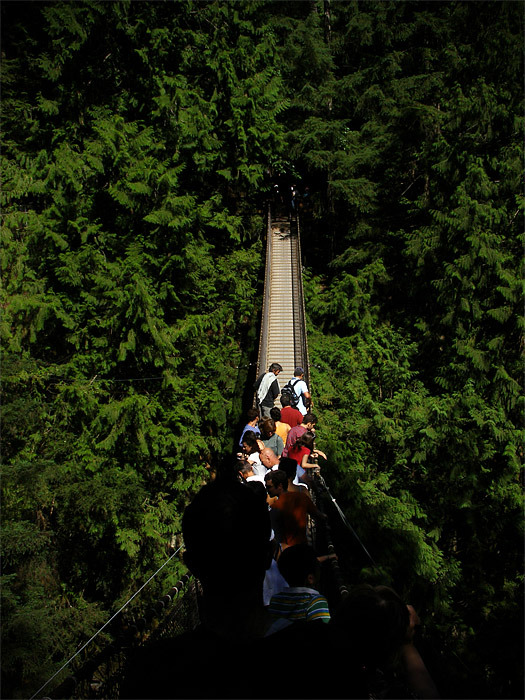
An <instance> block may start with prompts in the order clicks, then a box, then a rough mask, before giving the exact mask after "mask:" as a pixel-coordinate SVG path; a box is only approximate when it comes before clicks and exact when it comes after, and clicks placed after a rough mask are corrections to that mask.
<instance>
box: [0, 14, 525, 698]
mask: <svg viewBox="0 0 525 700" xmlns="http://www.w3.org/2000/svg"><path fill="white" fill-rule="evenodd" d="M1 13H2V45H1V55H2V69H1V79H2V96H1V101H2V102H1V108H2V125H1V126H2V154H1V168H2V193H1V214H2V216H1V219H2V229H1V231H2V234H1V235H2V246H1V262H2V288H1V290H0V294H1V307H2V315H1V319H0V333H1V340H2V364H1V381H2V472H1V474H2V483H1V487H2V542H1V548H2V561H3V569H2V635H3V636H2V684H3V694H4V697H13V698H22V697H28V696H30V695H31V694H32V693H33V692H35V691H36V690H37V689H38V688H39V687H40V686H41V685H42V683H44V682H45V681H46V680H47V679H48V678H49V677H50V676H51V675H52V674H53V673H54V672H55V671H56V670H57V668H59V666H60V665H61V663H63V661H64V660H65V659H67V658H68V657H69V656H70V655H71V653H72V652H73V651H74V649H75V648H76V647H77V645H78V643H79V641H80V640H86V639H88V638H89V636H90V635H91V634H93V632H94V631H95V630H96V629H98V627H99V626H100V625H101V624H102V623H103V622H104V621H105V620H107V619H108V618H109V617H110V614H111V613H112V612H113V611H114V610H115V609H117V608H118V606H119V605H121V604H122V603H123V602H124V601H126V600H127V599H128V598H129V596H130V595H131V594H132V593H134V592H135V591H136V590H137V588H138V587H139V586H140V585H141V584H142V583H143V581H144V580H145V579H147V578H148V576H149V575H150V574H151V573H152V572H153V571H155V570H156V569H157V568H158V566H159V565H160V564H161V563H162V562H163V561H164V560H165V559H166V557H167V556H168V554H169V552H171V551H173V550H174V549H175V547H176V546H179V544H180V543H181V536H180V519H181V515H182V512H183V509H184V506H185V505H186V503H188V501H189V500H190V499H191V497H192V495H193V494H194V493H195V492H196V491H197V490H198V488H199V487H200V485H201V484H203V483H204V482H205V481H206V480H207V479H208V478H209V475H210V472H211V471H212V470H213V469H215V468H216V466H217V464H218V463H219V462H220V460H221V459H223V458H224V457H225V456H227V455H229V454H231V453H232V451H233V449H234V444H235V441H236V439H238V435H237V433H238V429H239V426H240V425H241V424H243V415H244V412H245V410H246V408H247V407H248V406H249V405H250V401H251V396H250V386H251V384H252V383H253V380H254V376H253V375H254V366H253V363H254V361H255V358H256V353H257V339H258V322H259V316H260V311H261V300H262V283H263V276H264V234H265V225H264V216H265V203H266V202H267V201H268V197H269V194H270V192H271V188H272V185H273V184H274V183H275V181H276V179H279V181H280V182H284V183H288V184H290V183H295V184H297V186H298V187H299V189H300V191H302V192H304V190H305V188H306V187H308V191H309V206H308V208H307V209H304V210H303V211H302V212H301V230H302V242H301V245H302V250H303V256H304V260H303V264H304V285H305V295H306V311H307V315H308V331H309V338H308V339H309V352H310V360H311V368H310V378H311V384H312V394H313V396H314V398H315V402H316V403H315V406H316V412H317V413H318V414H319V417H320V420H319V425H318V442H319V446H320V447H321V448H322V449H323V450H324V451H325V452H326V453H327V455H328V457H329V459H328V462H327V463H326V464H325V465H324V466H323V473H324V476H325V479H326V481H327V483H328V484H329V485H330V488H331V490H332V491H333V493H334V495H335V496H336V497H337V500H338V502H339V504H340V506H341V507H342V508H343V510H344V512H345V513H346V514H347V516H348V518H349V519H350V521H351V522H352V523H353V524H354V526H355V527H356V528H357V530H358V532H359V535H360V537H361V538H362V539H363V541H365V542H366V543H367V546H368V547H369V548H370V550H371V551H372V552H373V554H374V559H375V560H376V561H377V562H378V563H379V565H380V569H381V577H382V580H381V582H382V583H386V584H389V585H393V586H394V587H395V588H396V589H397V590H398V591H399V593H400V594H402V595H403V596H404V597H405V598H407V599H409V600H410V602H412V603H413V604H414V605H415V606H416V607H417V609H418V611H419V613H420V616H421V618H422V619H423V620H424V621H425V640H426V643H427V646H428V650H429V653H430V658H431V662H432V665H433V670H434V673H435V674H437V676H436V682H437V684H438V686H439V687H440V690H441V692H442V695H443V697H472V698H474V697H475V698H490V697H504V698H513V697H520V694H521V693H522V690H523V675H522V666H523V626H522V620H523V492H522V465H523V408H524V407H523V348H524V342H523V290H522V283H523V244H524V241H523V184H522V178H523V121H524V117H523V115H524V103H523V75H524V72H523V49H524V41H523V35H524V26H523V25H524V21H523V19H524V13H523V3H522V2H492V1H487V2H477V1H474V2H456V1H451V2H425V1H418V2H415V1H414V2H409V1H402V2H394V1H388V0H385V1H376V0H369V1H368V2H358V1H357V0H356V1H348V2H338V1H337V0H324V1H321V0H311V1H310V0H301V1H299V2H272V1H270V0H260V1H259V0H253V1H252V0H243V1H242V2H233V1H231V2H226V1H220V0H219V1H217V2H211V1H210V2H194V1H192V0H177V1H176V0H154V1H153V2H145V1H135V2H129V1H120V0H119V1H117V2H97V1H94V0H93V1H84V0H82V1H80V2H61V1H58V2H31V1H29V2H22V3H20V2H14V1H12V0H4V2H2V4H1ZM274 359H275V360H276V361H278V359H279V358H274ZM342 565H343V567H344V565H345V560H344V556H343V557H342ZM182 570H183V565H182V564H180V563H177V564H173V566H171V567H170V568H169V569H167V570H165V571H164V572H163V575H162V576H161V577H159V578H158V580H155V581H154V582H153V583H152V585H151V587H150V589H149V591H148V594H147V595H149V596H151V597H154V596H155V595H157V594H159V593H163V592H164V591H165V590H166V587H168V586H170V585H173V582H175V581H176V580H177V579H178V577H179V575H180V573H181V571H182ZM346 572H347V575H348V576H349V578H351V579H352V580H350V581H349V583H355V582H357V580H370V581H373V580H375V579H374V576H375V575H376V574H375V573H374V572H373V571H372V570H370V568H368V567H367V563H366V562H359V560H355V559H354V560H352V561H349V562H348V563H347V568H346Z"/></svg>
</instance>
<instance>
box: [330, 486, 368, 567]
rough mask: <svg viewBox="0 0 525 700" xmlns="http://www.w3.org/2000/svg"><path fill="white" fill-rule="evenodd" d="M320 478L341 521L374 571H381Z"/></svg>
mask: <svg viewBox="0 0 525 700" xmlns="http://www.w3.org/2000/svg"><path fill="white" fill-rule="evenodd" d="M318 477H319V483H320V484H321V486H322V487H323V488H324V490H325V491H326V493H327V494H328V496H329V497H330V500H331V501H332V503H333V504H334V505H335V507H336V508H337V512H338V513H339V515H340V516H341V520H342V521H343V523H344V524H345V525H346V527H347V528H348V529H349V530H350V532H351V533H352V534H353V536H354V537H355V538H356V540H357V541H358V542H359V545H360V546H361V549H362V550H363V552H364V553H365V554H366V556H367V557H368V558H369V560H370V562H371V564H372V566H373V567H374V569H376V571H379V567H378V566H377V564H376V563H375V561H374V560H373V559H372V556H371V555H370V553H369V551H368V549H367V548H366V547H365V545H364V544H363V543H362V542H361V540H360V539H359V535H358V534H357V532H356V531H355V530H354V528H353V527H352V526H351V525H350V523H349V522H348V519H347V518H346V516H345V514H344V513H343V511H342V510H341V508H340V507H339V504H338V503H337V501H336V500H335V498H334V497H333V496H332V494H331V493H330V491H329V489H328V486H327V485H326V482H325V480H324V479H323V477H322V476H321V474H319V475H318Z"/></svg>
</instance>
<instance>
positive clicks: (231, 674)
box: [121, 363, 440, 698]
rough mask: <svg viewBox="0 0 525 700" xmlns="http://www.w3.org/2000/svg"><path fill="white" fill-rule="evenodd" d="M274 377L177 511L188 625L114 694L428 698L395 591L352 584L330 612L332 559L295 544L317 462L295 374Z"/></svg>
mask: <svg viewBox="0 0 525 700" xmlns="http://www.w3.org/2000/svg"><path fill="white" fill-rule="evenodd" d="M281 371H282V367H281V366H280V365H278V364H276V363H274V364H272V365H270V368H269V370H268V372H266V373H264V374H263V375H261V377H259V378H258V380H257V382H256V384H255V391H256V395H257V400H256V407H255V408H251V409H249V410H248V412H247V415H246V425H245V426H244V428H243V430H242V432H241V435H240V438H239V448H240V449H239V451H238V452H237V453H236V455H235V456H234V457H233V458H232V460H231V468H230V469H228V470H226V471H225V472H221V473H220V474H219V475H218V476H217V478H216V479H215V480H213V481H211V482H210V483H209V484H207V485H206V486H204V487H203V488H202V489H201V490H200V491H199V493H197V495H196V496H195V498H194V499H193V501H192V502H191V503H190V505H189V506H188V507H187V508H186V510H185V512H184V516H183V521H182V526H183V535H184V542H185V547H186V551H185V555H184V558H185V563H186V565H187V567H188V569H189V570H190V571H191V572H192V573H193V574H194V575H195V576H196V577H197V578H198V579H199V580H200V583H201V585H202V591H203V597H202V606H201V610H200V617H201V623H200V624H199V625H198V626H197V628H196V629H194V630H192V631H190V632H187V633H185V634H183V635H180V636H178V637H174V638H170V639H163V640H160V641H157V642H155V643H152V644H150V645H148V646H146V647H144V648H141V649H137V650H136V651H135V652H134V654H132V655H131V656H130V659H129V661H128V666H127V672H126V674H125V682H124V686H123V688H122V693H121V698H143V697H148V698H241V697H242V698H369V697H374V698H380V697H383V698H388V697H390V698H392V697H396V698H400V697H407V698H412V697H419V698H439V697H440V696H439V694H438V691H437V689H436V687H435V685H434V682H433V680H432V678H431V676H430V674H429V673H428V671H427V668H426V666H425V664H424V662H423V660H422V658H421V656H420V654H419V652H418V650H417V647H416V646H415V644H414V639H415V630H416V627H417V625H418V624H419V619H418V617H417V614H416V612H415V610H414V609H413V608H412V607H411V606H410V605H406V604H405V603H404V602H403V601H402V600H401V599H400V597H399V596H398V595H397V594H396V593H395V591H393V590H392V589H391V588H388V587H385V586H376V587H373V586H370V585H366V584H361V585H355V586H354V587H353V588H352V589H351V590H350V593H349V594H348V595H347V596H346V597H345V598H344V599H343V600H342V601H340V602H339V603H338V604H337V605H335V606H331V605H329V603H328V600H327V598H326V597H325V596H324V595H323V593H322V592H321V591H320V590H319V582H320V572H321V567H322V566H323V565H325V563H326V562H327V561H328V559H329V558H331V557H334V556H336V555H334V554H330V555H328V554H326V553H323V552H317V551H315V550H314V548H313V547H312V546H311V544H309V543H308V539H307V521H308V518H309V517H311V518H314V519H316V520H318V521H319V522H321V523H322V522H323V521H324V520H325V519H326V517H327V516H326V515H325V514H324V513H323V512H322V511H320V510H319V509H318V508H317V506H316V505H315V503H314V500H313V499H312V496H311V489H310V487H311V485H312V479H313V478H314V476H313V474H312V471H314V470H318V469H320V467H319V465H318V464H317V460H318V458H319V457H322V458H324V459H327V457H326V455H325V454H324V453H323V452H321V451H320V450H318V449H316V448H315V446H314V438H315V428H316V424H317V418H316V416H315V414H314V413H312V409H313V402H312V397H311V394H310V392H309V390H308V386H307V384H306V382H305V381H304V370H303V368H301V367H297V368H296V370H295V372H294V377H293V378H292V379H291V380H290V382H288V385H291V386H292V391H294V392H296V394H297V396H296V397H293V396H290V392H289V391H284V387H283V390H282V391H281V390H280V389H279V384H278V383H277V391H276V387H275V382H276V379H277V376H278V374H279V373H280V372H281ZM270 375H271V376H270ZM279 394H281V408H280V409H279V408H278V407H276V406H275V400H276V399H277V398H278V396H279ZM299 397H300V399H301V401H300V402H299V401H298V400H296V399H298V398H299ZM294 404H295V405H294ZM332 607H334V609H332ZM309 658H310V659H312V661H315V666H314V667H312V669H311V672H309V670H308V667H306V666H305V662H306V661H307V660H308V659H309ZM263 659H264V661H263V665H262V666H261V663H260V662H261V660H263Z"/></svg>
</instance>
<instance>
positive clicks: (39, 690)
mask: <svg viewBox="0 0 525 700" xmlns="http://www.w3.org/2000/svg"><path fill="white" fill-rule="evenodd" d="M182 547H183V545H182V544H181V546H180V547H179V548H178V549H177V551H176V552H173V554H172V555H171V556H170V557H169V558H168V559H166V561H165V562H164V564H162V566H160V567H159V568H158V569H157V571H155V573H154V574H152V575H151V576H150V577H149V579H148V580H147V581H146V583H144V584H142V586H141V587H140V588H139V589H138V591H136V592H135V593H134V594H133V595H132V596H131V598H129V600H128V601H126V602H125V603H124V605H123V606H122V607H121V608H120V610H118V611H117V612H116V613H115V614H114V615H113V616H112V617H110V619H109V620H108V621H107V622H106V623H105V624H104V625H102V627H101V628H100V629H99V630H98V632H95V634H94V635H93V636H92V637H91V639H88V641H87V642H86V643H85V644H84V645H83V646H82V647H81V648H80V649H79V650H78V651H77V652H76V653H75V654H73V656H72V657H71V658H70V659H69V660H68V661H66V663H65V664H63V665H62V666H61V667H60V668H59V669H58V671H57V672H56V673H54V674H53V675H52V676H51V678H50V679H49V680H47V681H46V682H45V683H44V685H43V686H42V687H41V688H39V689H38V690H37V691H36V693H34V694H33V695H32V696H31V697H30V698H29V700H34V698H36V696H37V695H38V694H39V693H40V692H41V691H42V690H44V688H45V687H46V686H47V685H49V683H51V681H52V680H53V679H54V678H56V677H57V676H58V674H59V673H60V672H61V671H63V670H64V669H65V668H66V666H68V665H69V664H70V663H71V662H72V661H73V659H74V658H76V657H77V656H78V655H79V654H80V653H81V652H82V651H84V649H85V648H86V647H87V646H88V644H91V642H92V641H93V640H94V639H95V637H98V635H99V634H100V633H101V632H102V630H104V629H105V628H106V627H107V626H108V625H109V624H110V622H112V621H113V620H114V619H115V618H116V617H117V615H119V614H120V613H121V612H122V611H123V610H124V608H126V607H127V606H128V605H129V604H130V603H131V601H132V600H133V599H134V598H136V597H137V596H138V594H139V593H140V592H141V591H142V590H143V589H144V588H146V586H147V585H148V583H149V582H150V581H151V580H152V579H154V578H155V576H156V575H157V574H158V573H159V572H160V571H162V569H163V568H164V567H165V566H166V564H169V562H170V561H171V560H172V559H173V557H174V556H175V555H176V554H178V553H179V552H180V550H181V549H182Z"/></svg>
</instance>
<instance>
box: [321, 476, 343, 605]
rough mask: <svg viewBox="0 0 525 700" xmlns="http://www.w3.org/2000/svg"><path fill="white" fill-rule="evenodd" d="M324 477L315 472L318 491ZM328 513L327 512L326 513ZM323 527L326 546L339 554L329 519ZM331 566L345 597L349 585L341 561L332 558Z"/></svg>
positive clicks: (338, 586)
mask: <svg viewBox="0 0 525 700" xmlns="http://www.w3.org/2000/svg"><path fill="white" fill-rule="evenodd" d="M320 479H322V477H321V475H320V474H319V472H317V471H316V472H315V479H314V489H315V491H316V492H317V490H318V489H317V487H318V481H319V480H320ZM317 507H318V508H319V510H320V511H321V512H323V513H324V510H323V508H322V507H321V504H320V503H319V504H318V505H317ZM325 515H326V513H325ZM323 527H324V530H325V536H326V546H327V550H328V554H337V552H336V549H335V546H334V543H333V541H332V529H331V527H330V523H329V522H328V520H325V521H324V523H323ZM330 567H331V569H332V576H333V577H334V581H335V584H336V586H337V589H338V591H339V595H340V596H341V598H344V597H345V596H346V595H348V587H347V585H346V583H345V580H344V578H343V575H342V574H341V568H340V566H339V561H338V559H336V558H335V557H331V558H330Z"/></svg>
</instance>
